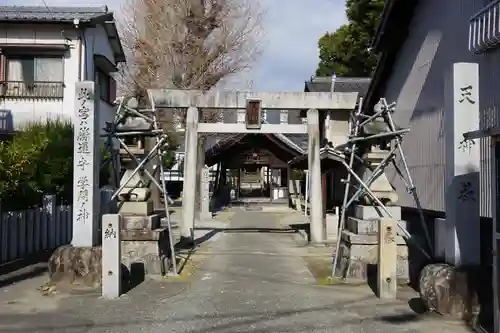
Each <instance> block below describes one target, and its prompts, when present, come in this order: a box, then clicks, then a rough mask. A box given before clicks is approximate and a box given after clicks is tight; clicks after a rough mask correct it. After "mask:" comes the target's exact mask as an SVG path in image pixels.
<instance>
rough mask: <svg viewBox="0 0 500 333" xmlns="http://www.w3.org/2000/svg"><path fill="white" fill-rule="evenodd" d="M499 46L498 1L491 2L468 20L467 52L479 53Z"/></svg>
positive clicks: (499, 7)
mask: <svg viewBox="0 0 500 333" xmlns="http://www.w3.org/2000/svg"><path fill="white" fill-rule="evenodd" d="M499 44H500V0H495V1H492V2H491V3H490V4H489V5H487V6H485V7H484V8H483V9H481V10H480V11H479V12H478V13H477V14H475V15H474V16H472V17H471V18H470V20H469V50H470V51H471V52H474V53H481V52H484V51H485V50H488V49H492V48H494V47H496V46H498V45H499Z"/></svg>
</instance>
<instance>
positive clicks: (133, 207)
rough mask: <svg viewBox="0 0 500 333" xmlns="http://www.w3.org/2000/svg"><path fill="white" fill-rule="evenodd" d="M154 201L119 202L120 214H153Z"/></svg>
mask: <svg viewBox="0 0 500 333" xmlns="http://www.w3.org/2000/svg"><path fill="white" fill-rule="evenodd" d="M153 210H154V206H153V201H139V202H131V201H120V202H118V214H120V215H142V216H148V215H151V214H153Z"/></svg>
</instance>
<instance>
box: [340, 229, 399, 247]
mask: <svg viewBox="0 0 500 333" xmlns="http://www.w3.org/2000/svg"><path fill="white" fill-rule="evenodd" d="M341 237H342V241H344V242H347V243H349V244H360V245H377V244H378V236H377V234H355V233H353V232H351V231H349V230H343V231H342V235H341ZM396 243H397V244H398V245H405V246H406V241H405V240H404V238H403V237H401V236H396Z"/></svg>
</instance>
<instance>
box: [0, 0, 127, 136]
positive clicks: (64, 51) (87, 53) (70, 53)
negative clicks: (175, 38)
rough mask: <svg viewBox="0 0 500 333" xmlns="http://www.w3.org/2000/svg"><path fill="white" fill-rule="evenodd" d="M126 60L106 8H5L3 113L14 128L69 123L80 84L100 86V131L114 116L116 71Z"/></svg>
mask: <svg viewBox="0 0 500 333" xmlns="http://www.w3.org/2000/svg"><path fill="white" fill-rule="evenodd" d="M124 61H125V55H124V52H123V48H122V45H121V43H120V39H119V36H118V32H117V29H116V25H115V22H114V16H113V13H112V12H109V11H108V9H107V7H106V6H103V7H48V8H47V7H25V6H0V109H4V110H9V111H10V114H11V117H12V123H13V126H14V129H17V128H19V126H22V124H23V123H26V122H29V121H38V120H43V119H48V118H61V117H62V118H66V119H70V118H71V117H72V115H73V111H74V103H75V83H76V82H77V81H81V80H94V81H95V82H96V83H97V84H98V85H99V91H100V107H99V110H100V111H99V112H100V114H99V117H100V123H101V127H103V126H104V122H105V121H111V120H112V119H113V118H112V117H113V116H114V114H115V108H114V107H113V106H112V103H113V101H114V100H115V97H116V83H115V80H114V79H113V73H114V72H116V70H117V69H116V66H117V64H118V63H120V62H124Z"/></svg>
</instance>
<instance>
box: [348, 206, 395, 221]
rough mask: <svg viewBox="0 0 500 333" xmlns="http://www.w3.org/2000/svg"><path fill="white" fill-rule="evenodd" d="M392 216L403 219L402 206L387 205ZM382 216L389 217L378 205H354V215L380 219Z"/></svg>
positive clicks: (362, 217) (362, 218) (361, 217)
mask: <svg viewBox="0 0 500 333" xmlns="http://www.w3.org/2000/svg"><path fill="white" fill-rule="evenodd" d="M386 208H387V210H388V211H389V213H391V215H392V218H394V219H396V220H401V207H399V206H386ZM381 216H383V217H388V216H387V214H386V213H385V212H384V211H383V210H382V209H381V208H380V207H377V206H363V205H356V206H355V207H354V217H355V218H358V219H361V220H371V219H379V218H380V217H381Z"/></svg>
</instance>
